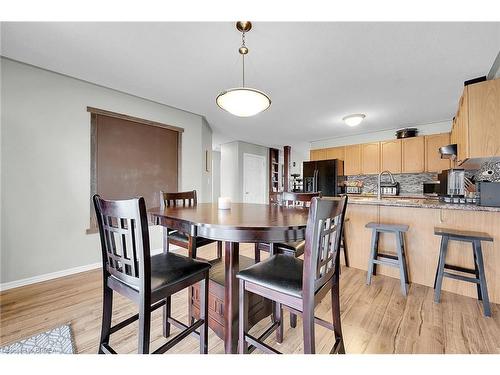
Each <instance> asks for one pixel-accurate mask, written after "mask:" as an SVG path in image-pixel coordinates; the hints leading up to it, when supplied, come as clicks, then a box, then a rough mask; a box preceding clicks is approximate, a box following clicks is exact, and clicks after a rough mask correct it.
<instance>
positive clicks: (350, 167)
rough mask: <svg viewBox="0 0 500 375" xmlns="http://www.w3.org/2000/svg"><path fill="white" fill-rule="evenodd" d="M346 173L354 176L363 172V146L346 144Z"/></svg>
mask: <svg viewBox="0 0 500 375" xmlns="http://www.w3.org/2000/svg"><path fill="white" fill-rule="evenodd" d="M344 174H345V175H346V176H354V175H359V174H361V146H360V145H350V146H345V155H344Z"/></svg>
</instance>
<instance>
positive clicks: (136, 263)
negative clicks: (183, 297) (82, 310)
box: [93, 195, 210, 354]
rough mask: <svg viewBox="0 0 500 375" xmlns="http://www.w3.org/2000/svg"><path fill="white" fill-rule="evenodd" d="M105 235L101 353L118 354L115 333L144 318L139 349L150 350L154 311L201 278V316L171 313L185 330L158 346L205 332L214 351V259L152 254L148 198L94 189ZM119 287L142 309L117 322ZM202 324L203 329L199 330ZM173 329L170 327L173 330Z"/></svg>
mask: <svg viewBox="0 0 500 375" xmlns="http://www.w3.org/2000/svg"><path fill="white" fill-rule="evenodd" d="M93 200H94V207H95V211H96V217H97V223H98V225H99V234H100V238H101V252H102V271H103V278H102V281H103V311H102V326H101V339H100V341H99V353H100V354H104V353H105V354H116V352H115V350H114V349H113V348H112V347H111V346H110V345H109V338H110V336H111V334H113V333H115V332H117V331H118V330H120V329H122V328H124V327H126V326H128V325H129V324H131V323H133V322H135V321H136V320H139V332H138V352H139V353H143V354H146V353H149V345H150V342H149V341H150V332H151V312H152V311H154V310H156V309H158V308H159V307H161V306H164V305H165V303H167V304H170V297H171V296H172V295H173V294H175V293H177V292H180V291H181V290H183V289H186V288H188V287H191V286H192V285H194V284H196V283H199V284H200V287H199V288H200V290H201V293H200V301H201V303H200V319H198V320H197V321H196V322H192V323H191V324H188V325H186V324H183V323H182V322H180V321H178V320H176V319H174V318H173V317H172V316H170V314H169V315H168V316H167V317H166V320H167V321H168V323H169V324H174V325H176V326H179V327H180V328H181V329H183V330H182V332H180V333H179V334H177V335H176V336H175V337H173V338H172V339H170V340H169V341H167V342H166V343H165V344H163V345H162V346H160V347H159V348H158V349H156V350H155V351H154V352H153V354H158V353H164V352H166V351H167V350H169V349H170V348H172V347H173V346H174V345H176V344H178V343H179V342H180V341H181V340H182V339H184V338H185V337H187V336H189V335H191V334H195V335H197V336H199V340H200V353H202V354H206V353H207V352H208V275H209V270H210V264H209V263H206V262H200V261H197V260H194V259H191V258H187V257H184V256H182V255H178V254H173V253H163V254H158V255H154V256H151V251H150V243H149V232H148V219H147V214H146V204H145V203H144V198H142V197H141V198H134V199H127V200H118V201H117V200H105V199H102V198H101V197H99V195H94V197H93ZM113 292H116V293H119V294H121V295H122V296H124V297H126V298H128V299H130V300H132V301H133V302H135V304H137V305H138V310H139V313H138V314H135V315H133V316H131V317H130V318H128V319H125V320H123V321H121V322H119V323H117V324H115V325H114V326H111V316H112V312H113ZM197 329H199V330H198V331H196V330H197ZM169 335H170V329H169V330H168V335H167V336H169Z"/></svg>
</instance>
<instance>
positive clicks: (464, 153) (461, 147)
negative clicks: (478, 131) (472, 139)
mask: <svg viewBox="0 0 500 375" xmlns="http://www.w3.org/2000/svg"><path fill="white" fill-rule="evenodd" d="M468 102H469V99H468V88H467V87H466V88H465V89H464V93H463V95H462V97H461V98H460V102H459V105H458V112H457V116H456V122H457V138H456V141H457V149H458V150H457V154H458V155H457V163H458V164H460V163H461V162H463V161H464V160H466V159H468V158H469V109H468V106H469V105H468Z"/></svg>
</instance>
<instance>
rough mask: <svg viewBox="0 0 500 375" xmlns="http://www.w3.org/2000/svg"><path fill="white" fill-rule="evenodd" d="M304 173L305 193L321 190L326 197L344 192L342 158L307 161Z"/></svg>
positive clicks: (303, 169) (304, 164)
mask: <svg viewBox="0 0 500 375" xmlns="http://www.w3.org/2000/svg"><path fill="white" fill-rule="evenodd" d="M302 173H303V176H304V180H303V183H304V185H303V186H304V192H305V193H312V192H316V191H320V192H321V195H322V196H324V197H333V196H338V195H340V194H342V193H343V189H344V180H345V177H344V162H343V161H342V160H339V159H331V160H318V161H305V162H304V163H303V168H302Z"/></svg>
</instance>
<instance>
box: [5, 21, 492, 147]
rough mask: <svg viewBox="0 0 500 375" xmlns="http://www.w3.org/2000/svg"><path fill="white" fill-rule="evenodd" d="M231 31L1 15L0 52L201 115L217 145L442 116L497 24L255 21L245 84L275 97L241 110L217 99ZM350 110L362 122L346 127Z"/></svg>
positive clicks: (301, 138)
mask: <svg viewBox="0 0 500 375" xmlns="http://www.w3.org/2000/svg"><path fill="white" fill-rule="evenodd" d="M240 35H241V34H240V33H238V32H237V31H236V29H235V28H234V24H232V23H226V22H223V23H221V22H214V23H185V22H169V23H142V22H136V23H122V22H117V23H111V22H110V23H52V22H48V23H3V24H2V40H1V41H2V45H1V48H2V49H1V51H2V55H3V56H6V57H9V58H12V59H15V60H19V61H22V62H26V63H29V64H33V65H36V66H40V67H43V68H46V69H49V70H53V71H56V72H60V73H63V74H67V75H70V76H73V77H76V78H80V79H83V80H86V81H90V82H94V83H97V84H100V85H103V86H107V87H110V88H114V89H117V90H121V91H124V92H128V93H131V94H134V95H138V96H141V97H144V98H148V99H151V100H155V101H157V102H161V103H165V104H168V105H171V106H174V107H177V108H181V109H184V110H187V111H191V112H194V113H198V114H201V115H204V116H205V117H206V118H207V120H208V122H209V123H210V125H211V126H212V128H213V130H214V133H215V142H216V143H221V142H225V141H229V140H232V139H239V140H245V141H248V142H254V143H258V144H262V145H268V146H272V145H274V146H278V145H285V144H297V143H300V142H305V141H314V140H319V139H324V138H332V137H340V136H348V135H350V134H359V133H362V132H372V131H376V130H382V129H390V128H395V127H401V126H406V125H415V124H424V123H430V122H435V121H442V120H448V119H450V118H451V117H452V116H453V114H454V112H455V109H456V107H457V100H458V97H459V95H460V92H461V90H462V87H463V81H464V80H467V79H470V78H474V77H477V76H480V75H486V74H487V73H488V70H489V68H490V67H491V65H492V63H493V61H494V59H495V57H496V55H497V53H498V50H499V48H500V23H333V22H332V23H309V22H307V23H306V22H303V23H288V22H287V23H279V22H272V23H266V22H254V27H253V29H252V31H251V32H250V33H249V34H248V35H247V40H246V41H247V46H248V47H249V49H250V53H249V55H248V58H247V59H246V73H247V74H246V83H247V86H251V87H254V88H257V89H260V90H263V91H265V92H266V93H268V94H269V95H270V97H271V99H272V106H271V107H270V109H268V110H267V111H265V112H263V113H261V114H259V115H257V116H255V117H252V118H238V117H234V116H232V115H230V114H228V113H226V112H224V111H222V110H221V109H219V108H218V107H217V105H216V104H215V98H216V96H217V94H218V93H219V92H220V91H221V90H222V89H226V88H230V87H235V86H239V85H240V83H241V60H240V57H239V55H238V52H237V51H238V47H239V45H240V37H241V36H240ZM351 113H365V114H366V115H367V117H366V120H365V121H364V122H363V123H362V124H361V125H360V126H358V127H356V128H350V127H348V126H346V125H345V124H343V122H342V120H341V119H342V117H344V116H345V115H347V114H351Z"/></svg>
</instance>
